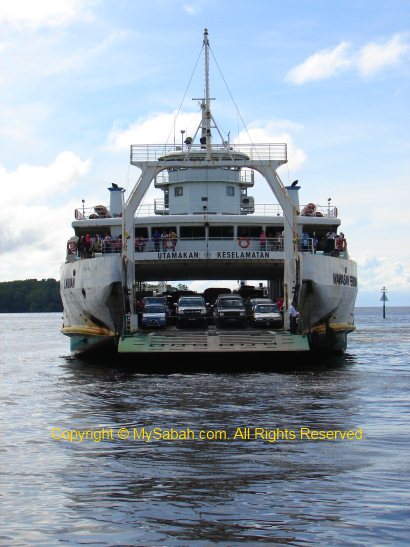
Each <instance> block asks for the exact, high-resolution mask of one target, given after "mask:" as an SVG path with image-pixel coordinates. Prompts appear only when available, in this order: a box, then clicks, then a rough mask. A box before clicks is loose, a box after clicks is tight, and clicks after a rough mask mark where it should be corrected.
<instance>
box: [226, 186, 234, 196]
mask: <svg viewBox="0 0 410 547" xmlns="http://www.w3.org/2000/svg"><path fill="white" fill-rule="evenodd" d="M226 195H227V196H234V195H235V186H227V187H226Z"/></svg>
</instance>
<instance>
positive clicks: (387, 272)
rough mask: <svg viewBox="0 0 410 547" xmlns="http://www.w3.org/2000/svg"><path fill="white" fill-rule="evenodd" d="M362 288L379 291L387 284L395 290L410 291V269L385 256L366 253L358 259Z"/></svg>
mask: <svg viewBox="0 0 410 547" xmlns="http://www.w3.org/2000/svg"><path fill="white" fill-rule="evenodd" d="M357 265H358V272H359V280H360V288H361V289H362V290H364V291H371V290H379V289H380V288H381V287H382V286H384V285H386V283H387V284H388V285H389V286H390V287H394V288H395V290H400V289H406V290H409V289H410V268H409V267H408V266H406V265H405V264H403V263H402V262H399V261H394V260H391V258H386V257H384V256H374V255H371V254H370V253H364V254H363V255H362V256H360V257H359V258H358V259H357Z"/></svg>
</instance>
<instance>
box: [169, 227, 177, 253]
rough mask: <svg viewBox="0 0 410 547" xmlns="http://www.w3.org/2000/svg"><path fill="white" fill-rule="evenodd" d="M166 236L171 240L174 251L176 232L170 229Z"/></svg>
mask: <svg viewBox="0 0 410 547" xmlns="http://www.w3.org/2000/svg"><path fill="white" fill-rule="evenodd" d="M168 237H169V239H170V241H171V248H172V250H173V251H174V250H175V247H176V244H177V234H176V233H175V232H174V230H171V231H170V232H169V234H168Z"/></svg>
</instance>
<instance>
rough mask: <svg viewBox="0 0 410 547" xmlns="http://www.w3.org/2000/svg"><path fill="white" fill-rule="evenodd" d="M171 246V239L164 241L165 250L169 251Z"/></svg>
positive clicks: (172, 244)
mask: <svg viewBox="0 0 410 547" xmlns="http://www.w3.org/2000/svg"><path fill="white" fill-rule="evenodd" d="M173 246H174V243H173V240H172V239H166V240H165V243H164V247H165V248H166V249H171V248H172V247H173Z"/></svg>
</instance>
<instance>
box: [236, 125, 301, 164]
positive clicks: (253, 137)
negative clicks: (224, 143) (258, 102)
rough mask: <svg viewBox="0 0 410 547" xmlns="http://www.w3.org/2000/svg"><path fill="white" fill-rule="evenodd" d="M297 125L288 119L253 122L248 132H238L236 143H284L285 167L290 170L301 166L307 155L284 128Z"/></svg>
mask: <svg viewBox="0 0 410 547" xmlns="http://www.w3.org/2000/svg"><path fill="white" fill-rule="evenodd" d="M298 128H299V126H297V125H296V124H293V123H291V122H288V121H278V122H258V121H257V122H253V123H252V125H251V126H250V129H249V131H248V132H245V131H243V132H242V133H240V134H239V137H238V141H237V142H238V143H249V142H253V143H255V144H256V143H286V144H287V155H288V163H287V164H286V166H287V168H288V169H289V170H291V171H292V172H295V171H297V170H298V169H300V168H301V167H302V165H303V164H304V163H305V161H306V159H307V155H306V153H305V152H304V150H302V149H301V148H298V147H297V146H296V145H295V143H294V140H293V137H292V135H291V134H290V133H289V132H288V131H286V129H298Z"/></svg>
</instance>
